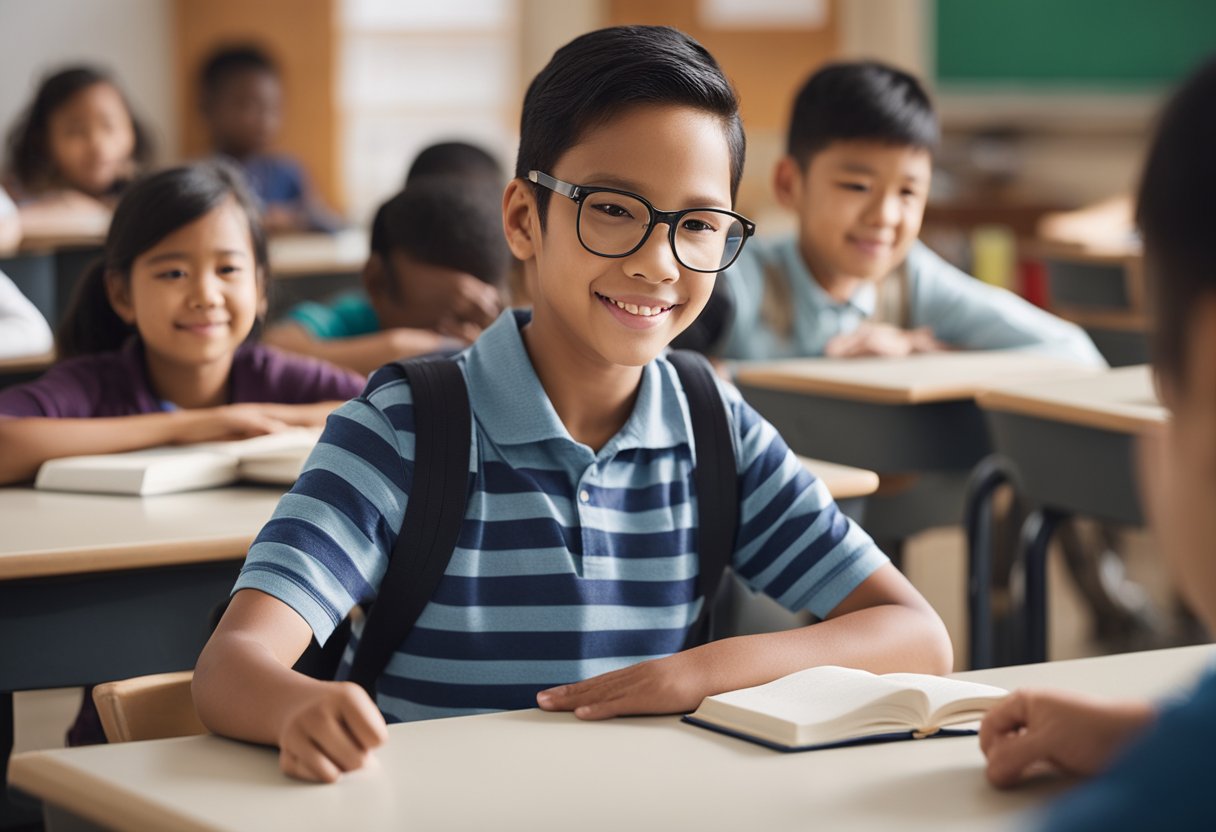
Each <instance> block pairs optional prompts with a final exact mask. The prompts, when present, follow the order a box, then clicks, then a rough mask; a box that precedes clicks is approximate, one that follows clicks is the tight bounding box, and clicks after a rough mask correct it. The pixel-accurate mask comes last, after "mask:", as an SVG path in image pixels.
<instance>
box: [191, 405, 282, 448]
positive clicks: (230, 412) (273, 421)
mask: <svg viewBox="0 0 1216 832" xmlns="http://www.w3.org/2000/svg"><path fill="white" fill-rule="evenodd" d="M176 415H177V416H178V417H179V418H178V424H177V426H176V427H177V429H176V431H175V433H174V436H173V444H175V445H193V444H195V443H198V442H222V441H226V440H233V439H248V438H250V437H253V436H262V435H263V434H267V433H275V432H277V431H280V430H283V429H284V428H286V427H287V426H288V423H287V422H286V421H284V420H283V419H281V418H279V414H277V413H275V412H274V409H273V406H270V405H261V404H230V405H224V406H222V407H208V408H202V409H199V410H182V411H178V413H177V414H176Z"/></svg>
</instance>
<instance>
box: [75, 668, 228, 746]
mask: <svg viewBox="0 0 1216 832" xmlns="http://www.w3.org/2000/svg"><path fill="white" fill-rule="evenodd" d="M193 677H194V672H193V671H190V670H184V671H181V672H180V673H158V674H155V675H152V676H137V677H135V678H134V679H123V680H122V681H118V682H107V683H105V684H103V685H98V686H97V687H95V688H94V689H93V702H94V703H95V704H96V705H97V713H98V715H99V716H100V717H101V726H102V728H103V729H105V732H106V739H107V740H109V741H110V742H131V741H134V740H156V739H164V738H166V737H186V736H192V735H194V734H205V733H207V729H206V728H204V727H203V723H202V722H200V721H199V718H198V714H196V713H195V712H194V701H193V700H192V699H191V698H190V680H191V679H192V678H193Z"/></svg>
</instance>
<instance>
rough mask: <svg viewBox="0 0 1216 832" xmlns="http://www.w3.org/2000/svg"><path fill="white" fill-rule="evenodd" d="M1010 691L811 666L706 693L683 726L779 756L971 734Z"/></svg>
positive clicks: (911, 675)
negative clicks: (965, 727)
mask: <svg viewBox="0 0 1216 832" xmlns="http://www.w3.org/2000/svg"><path fill="white" fill-rule="evenodd" d="M1007 693H1008V691H1005V690H1002V689H1001V688H997V687H992V686H991V685H981V684H977V683H975V682H962V681H959V680H957V679H946V678H943V677H941V676H928V675H924V674H920V673H888V674H886V675H883V676H876V675H874V674H873V673H867V672H866V671H864V670H854V669H852V668H848V667H834V666H826V667H812V668H810V669H809V670H801V671H799V672H797V673H793V674H790V675H789V676H785V677H783V678H781V679H777V680H776V681H774V682H769V683H768V684H766V685H758V686H756V687H754V688H744V689H743V690H734V691H730V692H728V693H719V694H717V695H715V696H707V697H705V699H704V701H702V702H701V706H700V707H699V708H697V710H696V711H694V712H693V713H691V714H689V715H688V716H686V717H684V719H685V721H686V722H691V723H693V724H694V725H700V726H702V727H704V728H710V729H712V730H715V731H720V732H722V733H724V734H730V735H732V736H737V737H741V738H742V739H745V740H751V741H752V742H757V743H760V744H761V745H767V746H769V747H770V748H776V749H779V750H781V751H810V750H812V749H816V748H831V747H835V746H841V745H853V744H859V743H865V742H886V741H890V740H899V739H919V738H921V737H927V736H934V735H951V734H963V733H974V732H973V731H959V730H954V731H943V730H942V727H943V726H946V725H959V724H962V723H966V722H974V721H975V720H977V719H979V718H980V717H982V716H983V715H984V713H985V712H986V711H987V710H988V709H989V708H990V707H992V706H993V705H994V704H996V702H997V701H998V700H1000V699H1001V698H1003V697H1004V696H1005V695H1006V694H1007Z"/></svg>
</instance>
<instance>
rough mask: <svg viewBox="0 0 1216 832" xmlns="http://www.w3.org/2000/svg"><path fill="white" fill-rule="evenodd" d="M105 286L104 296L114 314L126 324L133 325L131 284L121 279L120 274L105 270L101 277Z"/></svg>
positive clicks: (133, 308)
mask: <svg viewBox="0 0 1216 832" xmlns="http://www.w3.org/2000/svg"><path fill="white" fill-rule="evenodd" d="M102 280H103V281H105V286H106V297H107V298H109V299H110V306H111V307H112V308H113V309H114V314H116V315H118V317H119V318H121V319H122V322H123V323H125V324H126V325H127V326H135V305H134V304H133V303H131V284H130V283H129V282H127V281H126V280H123V278H122V276H121V275H116V274H112V273H110V272H106V274H105V276H104V277H102Z"/></svg>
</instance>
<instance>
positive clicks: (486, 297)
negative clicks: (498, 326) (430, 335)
mask: <svg viewBox="0 0 1216 832" xmlns="http://www.w3.org/2000/svg"><path fill="white" fill-rule="evenodd" d="M444 290H445V295H446V296H445V297H444V298H443V299H442V300H441V301H437V302H438V303H439V304H440V305H441V307H442V309H443V310H444V311H443V313H442V314H441V315H440V317H439V323H438V325H437V326H436V329H437V330H438V331H439V332H441V333H443V334H444V335H448V336H450V337H452V338H459V339H461V340H462V341H466V342H468V343H472V342H473V341H475V340H477V336H478V335H480V334H481V331H482V330H483V329H485V328H486V327H488V326H489V325H490V324H492V323H494V319H495V318H497V317H498V313H499V312H501V311H502V297H501V296H500V295H499V293H498V290H497V289H496V288H494V287H493V286H491V285H490V284H488V283H486V282H484V281H481V280H478V279H477V278H476V277H473V276H472V275H468V274H462V275H458V276H457V277H456V278H455V279H453V280H450V281H449V282H448V285H447V286H446V287H444Z"/></svg>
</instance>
